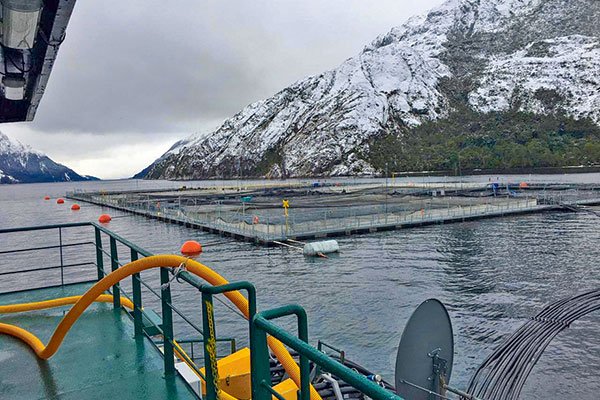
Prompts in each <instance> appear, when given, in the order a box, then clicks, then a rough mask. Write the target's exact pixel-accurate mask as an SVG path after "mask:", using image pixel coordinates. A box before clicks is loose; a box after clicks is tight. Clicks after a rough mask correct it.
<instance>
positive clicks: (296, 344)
mask: <svg viewBox="0 0 600 400" xmlns="http://www.w3.org/2000/svg"><path fill="white" fill-rule="evenodd" d="M86 226H88V227H93V229H94V237H95V240H94V242H81V243H77V245H85V244H93V245H94V248H95V250H96V260H95V262H89V263H86V264H85V265H86V266H89V265H92V266H93V267H94V268H95V270H96V275H97V276H96V280H99V279H102V278H103V277H104V276H105V275H106V271H105V264H104V256H105V255H107V256H109V257H110V269H111V271H114V270H117V269H118V268H120V267H121V266H122V265H123V264H122V262H121V260H122V259H120V258H119V254H118V246H117V244H121V245H124V246H125V247H126V248H128V249H129V254H128V256H127V257H125V259H129V260H131V261H134V260H137V259H138V257H140V256H142V257H148V256H151V255H152V253H150V252H149V251H146V250H144V249H143V248H141V247H139V246H137V245H135V244H133V243H131V242H129V241H128V240H126V239H124V238H122V237H121V236H119V235H117V234H116V233H114V232H111V231H109V230H108V229H106V228H104V227H102V226H100V225H98V224H96V223H77V224H63V225H47V226H40V227H28V228H15V229H2V230H0V236H1V235H2V234H7V233H23V232H31V231H46V230H53V229H61V230H64V229H67V228H72V227H86ZM104 236H107V237H108V244H109V250H108V251H107V250H106V249H105V247H104V244H105V243H104V241H103V238H104ZM62 245H64V246H68V245H71V244H62ZM42 247H43V248H52V249H54V248H57V247H56V246H42ZM36 249H38V248H35V247H31V248H25V249H16V250H10V251H8V250H7V251H3V253H0V254H6V253H8V252H12V253H17V252H26V251H35V250H36ZM63 267H64V266H63ZM44 270H46V269H45V268H38V269H36V271H44ZM25 272H27V271H15V272H12V273H25ZM171 273H172V270H171V269H170V268H167V267H163V268H160V283H161V289H160V293H157V292H156V291H155V290H153V289H152V288H151V287H150V286H149V285H148V286H147V283H146V282H144V280H142V279H141V277H140V276H139V274H134V275H132V277H131V279H132V281H131V284H132V292H133V293H132V296H129V295H127V294H126V293H124V291H123V290H122V288H121V285H120V284H116V285H114V286H113V287H112V290H111V292H112V294H113V297H114V301H113V306H114V308H115V309H119V308H120V307H121V304H120V296H125V297H127V298H129V299H130V300H132V302H133V304H134V309H133V312H132V314H133V315H132V319H133V323H134V328H135V329H134V331H135V336H136V337H138V336H149V335H148V333H147V332H146V331H147V329H148V324H150V325H152V328H153V329H154V330H155V332H157V333H158V334H160V335H162V340H160V341H155V342H154V343H155V344H156V345H158V344H160V345H162V346H163V359H164V372H165V375H172V374H176V368H175V357H174V356H175V355H177V357H179V358H180V359H182V360H183V361H184V362H185V363H186V364H187V365H188V366H189V367H190V368H192V369H193V370H194V372H195V373H196V374H197V375H198V376H199V377H201V379H202V380H204V382H206V398H207V399H208V400H217V399H218V398H219V391H220V389H219V383H218V382H219V372H218V364H217V352H216V347H215V346H216V343H217V342H218V341H225V342H229V343H230V345H231V351H235V340H233V339H229V338H217V337H216V333H215V332H216V328H215V319H214V306H213V299H214V296H216V295H218V294H224V293H228V292H233V291H245V292H246V293H247V300H248V331H249V342H250V354H251V384H252V398H253V399H256V400H271V399H272V396H275V397H277V398H278V399H280V400H283V397H282V396H281V395H280V394H279V393H277V392H276V391H275V390H274V389H273V388H272V387H271V376H270V362H269V360H270V355H269V350H268V346H267V335H271V336H273V337H275V338H277V339H278V340H280V341H281V342H282V343H283V344H285V345H286V346H288V347H289V348H291V349H293V350H295V351H296V352H298V354H299V357H300V388H299V391H298V398H299V399H302V400H307V399H309V398H310V371H309V362H311V361H312V362H313V363H314V364H315V365H316V366H318V368H319V370H321V371H327V372H330V373H332V374H333V375H335V376H337V377H338V378H340V379H342V380H343V381H344V382H346V383H348V384H349V385H351V386H353V387H354V388H356V389H358V390H359V391H360V392H362V393H364V394H366V395H367V396H369V397H370V398H372V399H375V400H383V399H394V400H401V398H400V397H399V396H397V395H396V394H395V393H393V392H391V391H389V390H386V389H384V388H382V387H381V386H379V385H378V384H376V383H375V382H372V381H370V380H368V379H367V378H366V377H364V376H363V375H361V374H359V373H358V372H356V371H354V370H352V369H350V368H348V367H346V366H344V365H343V364H342V363H340V362H339V361H337V360H335V359H333V358H330V357H329V356H327V355H326V354H325V353H324V352H322V351H321V350H320V348H319V349H317V348H314V347H312V346H310V345H309V343H308V321H307V316H306V312H305V311H304V309H303V308H302V307H300V306H298V305H289V306H286V307H280V308H276V309H272V310H266V311H263V312H260V313H257V304H256V289H255V287H254V285H252V284H251V283H249V282H244V281H242V282H233V283H229V284H226V285H222V286H211V285H208V284H206V283H205V282H204V281H202V280H200V279H199V278H198V277H196V276H195V275H192V274H190V273H189V272H187V271H181V272H180V273H179V274H178V278H180V279H181V280H183V281H185V282H187V283H188V284H190V285H191V286H192V287H194V288H196V289H197V290H198V291H199V292H200V293H201V302H202V328H200V327H198V326H196V325H195V324H194V323H193V322H192V321H190V320H189V319H184V321H186V322H188V323H189V324H191V326H192V327H193V328H194V329H195V330H196V331H198V332H199V333H200V334H201V338H202V339H201V340H202V342H203V348H204V373H203V372H202V371H201V369H200V368H199V367H198V365H197V364H196V363H195V362H194V357H193V356H192V357H190V356H188V355H187V353H186V352H184V351H181V347H180V344H184V343H192V345H193V343H197V342H198V341H199V340H198V339H183V340H181V341H177V340H176V339H175V338H174V334H173V312H175V313H177V314H179V313H180V310H178V309H177V308H176V307H174V306H173V304H172V302H171V288H170V285H168V284H167V283H168V282H170V280H171ZM142 286H144V287H146V288H147V289H150V290H149V292H150V293H152V294H154V295H156V296H158V297H160V301H161V309H162V321H161V323H160V324H157V323H154V322H153V321H152V315H150V314H149V313H148V309H147V308H144V307H143V301H142V300H143V299H142V293H143V291H142ZM288 315H295V316H296V318H297V320H298V337H296V336H294V335H292V334H290V333H288V332H287V331H285V330H284V329H282V328H280V327H279V326H277V325H276V324H274V323H273V322H272V320H273V319H276V318H280V317H284V316H288ZM181 316H183V314H182V313H181ZM144 317H146V319H147V321H145V320H144Z"/></svg>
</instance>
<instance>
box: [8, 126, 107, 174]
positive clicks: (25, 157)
mask: <svg viewBox="0 0 600 400" xmlns="http://www.w3.org/2000/svg"><path fill="white" fill-rule="evenodd" d="M95 179H97V178H93V177H88V176H81V175H79V174H78V173H76V172H75V171H73V170H72V169H69V168H67V167H65V166H64V165H62V164H58V163H56V162H54V161H52V160H51V159H50V158H49V157H48V156H47V155H45V154H43V153H40V152H39V151H35V150H32V149H31V147H29V146H25V145H23V144H21V143H20V142H18V141H15V140H11V139H10V138H9V137H8V136H6V135H4V134H3V133H2V132H0V184H1V183H32V182H68V181H85V180H95Z"/></svg>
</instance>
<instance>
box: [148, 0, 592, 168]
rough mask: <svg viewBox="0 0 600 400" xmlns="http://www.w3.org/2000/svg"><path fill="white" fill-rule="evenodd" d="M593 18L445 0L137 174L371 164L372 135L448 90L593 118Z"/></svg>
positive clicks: (569, 10) (496, 105) (434, 116)
mask: <svg viewBox="0 0 600 400" xmlns="http://www.w3.org/2000/svg"><path fill="white" fill-rule="evenodd" d="M599 27H600V2H598V1H595V0H545V1H542V0H450V1H447V2H446V3H444V4H443V5H442V6H440V7H438V8H437V9H434V10H433V11H431V12H430V13H429V14H428V15H427V16H419V17H414V18H411V19H410V20H409V21H408V22H407V23H406V24H404V25H403V26H400V27H397V28H394V29H392V30H391V31H390V32H389V33H388V34H386V35H383V36H380V37H378V38H377V39H376V40H374V41H373V42H372V43H371V44H370V45H368V46H366V47H365V48H364V50H363V51H362V52H361V53H360V54H359V55H357V56H356V57H353V58H350V59H348V60H346V61H345V62H344V63H342V65H340V66H339V67H338V68H336V69H334V70H331V71H327V72H324V73H322V74H320V75H316V76H311V77H308V78H306V79H304V80H301V81H298V82H296V83H294V84H293V85H291V86H289V87H288V88H286V89H284V90H282V91H281V92H279V93H277V94H275V95H274V96H273V97H271V98H269V99H266V100H262V101H259V102H256V103H254V104H251V105H249V106H247V107H246V108H245V109H243V110H242V111H240V112H239V113H238V114H236V115H234V116H233V117H232V118H230V119H228V120H226V121H225V122H224V123H223V124H222V125H221V127H219V128H218V129H217V130H215V131H214V132H212V133H211V134H208V135H206V134H203V135H200V136H199V137H196V138H193V137H192V138H189V139H187V140H184V141H183V142H182V143H180V144H179V145H176V146H174V148H172V149H171V150H170V151H169V152H167V153H166V154H165V155H163V156H162V157H161V158H159V159H158V160H157V161H156V162H154V163H153V164H152V165H150V166H149V167H148V168H147V169H145V170H144V171H143V173H144V174H143V175H144V176H145V177H147V178H166V179H192V178H205V177H218V176H239V175H243V176H250V175H254V176H260V175H270V176H282V175H283V176H303V175H347V174H364V173H372V172H374V168H373V167H372V166H371V165H370V164H369V162H368V158H367V157H365V154H367V153H368V152H369V144H370V143H371V142H372V140H374V139H375V138H378V137H380V136H382V135H385V134H390V133H392V134H395V135H399V136H403V135H410V131H411V129H412V128H414V127H416V126H418V125H420V124H422V123H423V122H425V121H432V120H433V121H435V120H438V119H440V118H446V117H448V115H449V114H450V113H451V112H452V111H453V110H454V107H455V106H456V102H457V99H458V101H463V102H464V103H465V104H466V105H468V106H469V107H472V108H474V109H475V110H478V111H481V112H489V111H505V110H507V109H508V108H511V107H515V106H516V107H517V108H519V109H521V110H523V111H529V112H535V113H555V112H565V113H567V114H568V115H570V116H572V117H575V118H592V119H593V120H594V121H596V122H599V121H600V120H599V114H598V113H599V107H598V101H599V100H598V97H597V96H598V76H600V54H599V53H598V36H600V33H599V30H600V28H599Z"/></svg>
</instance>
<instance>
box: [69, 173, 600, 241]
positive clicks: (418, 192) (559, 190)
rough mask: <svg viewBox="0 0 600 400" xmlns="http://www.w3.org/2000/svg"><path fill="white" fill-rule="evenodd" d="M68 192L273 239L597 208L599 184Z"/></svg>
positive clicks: (105, 203)
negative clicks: (595, 206)
mask: <svg viewBox="0 0 600 400" xmlns="http://www.w3.org/2000/svg"><path fill="white" fill-rule="evenodd" d="M67 198H69V199H72V200H77V201H80V202H87V203H92V204H96V205H99V206H104V207H110V208H113V209H117V210H121V211H125V212H129V213H133V214H137V215H143V216H146V217H149V218H155V219H158V220H160V221H165V222H170V223H175V224H180V225H185V226H188V227H192V228H197V229H202V230H204V231H207V232H213V233H216V234H220V235H226V236H230V237H233V238H236V239H239V240H244V241H250V242H255V243H259V244H264V245H272V244H274V243H276V242H285V241H290V240H291V241H296V240H310V239H317V238H326V237H334V236H343V235H353V234H363V233H370V232H377V231H385V230H393V229H403V228H409V227H414V226H422V225H431V224H444V223H450V222H461V221H468V220H477V219H483V218H492V217H501V216H507V215H516V214H524V213H533V212H544V211H553V210H555V211H558V210H566V211H582V212H586V211H587V212H595V211H593V210H590V209H589V208H588V206H592V205H597V204H600V185H589V184H577V185H576V184H568V185H565V184H543V185H536V184H527V183H524V182H520V183H514V184H498V183H473V182H469V183H464V182H461V183H458V182H451V183H448V182H445V183H422V184H415V183H410V184H406V183H402V184H400V183H391V184H390V183H386V184H383V183H381V182H371V183H328V184H322V183H309V182H306V183H294V184H285V183H280V184H277V183H275V184H274V183H269V184H262V185H261V184H253V185H250V184H249V185H243V184H242V185H240V186H237V187H235V186H218V187H217V186H211V187H195V188H189V187H185V186H183V187H181V188H180V189H175V190H144V191H122V192H106V191H102V192H84V191H76V192H70V193H67Z"/></svg>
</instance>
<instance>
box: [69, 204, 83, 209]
mask: <svg viewBox="0 0 600 400" xmlns="http://www.w3.org/2000/svg"><path fill="white" fill-rule="evenodd" d="M79 209H81V207H79V204H73V205H72V206H71V210H73V211H78V210H79Z"/></svg>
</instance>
